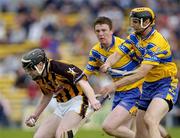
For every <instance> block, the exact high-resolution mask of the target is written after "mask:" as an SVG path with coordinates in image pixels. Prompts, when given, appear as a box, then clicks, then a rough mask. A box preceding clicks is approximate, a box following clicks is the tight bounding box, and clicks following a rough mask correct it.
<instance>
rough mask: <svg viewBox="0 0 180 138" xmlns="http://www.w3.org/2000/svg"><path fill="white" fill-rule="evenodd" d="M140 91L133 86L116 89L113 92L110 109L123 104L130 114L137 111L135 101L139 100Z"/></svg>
mask: <svg viewBox="0 0 180 138" xmlns="http://www.w3.org/2000/svg"><path fill="white" fill-rule="evenodd" d="M140 95H141V91H140V90H139V88H134V89H131V90H128V91H121V92H118V91H116V92H115V94H114V99H113V105H112V110H113V109H114V108H115V107H116V106H117V105H119V106H123V107H124V108H125V109H126V110H127V111H129V112H130V113H131V114H135V113H136V112H137V106H136V104H137V101H138V100H139V98H140Z"/></svg>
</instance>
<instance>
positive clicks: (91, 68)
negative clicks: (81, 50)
mask: <svg viewBox="0 0 180 138" xmlns="http://www.w3.org/2000/svg"><path fill="white" fill-rule="evenodd" d="M96 53H97V51H96V50H94V49H91V51H90V53H89V60H88V63H87V65H86V67H85V69H84V73H85V74H87V75H92V74H95V71H97V70H99V61H98V60H97V54H96Z"/></svg>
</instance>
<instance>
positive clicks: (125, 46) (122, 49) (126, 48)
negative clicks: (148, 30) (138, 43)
mask: <svg viewBox="0 0 180 138" xmlns="http://www.w3.org/2000/svg"><path fill="white" fill-rule="evenodd" d="M132 45H133V42H132V41H131V40H130V37H127V39H126V40H125V41H124V42H123V43H122V44H121V45H119V46H118V47H117V52H118V53H119V54H120V55H121V56H124V55H125V54H129V53H130V51H131V50H132Z"/></svg>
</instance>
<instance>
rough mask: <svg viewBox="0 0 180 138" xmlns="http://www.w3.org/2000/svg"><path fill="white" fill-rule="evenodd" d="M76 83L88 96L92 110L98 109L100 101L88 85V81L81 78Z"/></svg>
mask: <svg viewBox="0 0 180 138" xmlns="http://www.w3.org/2000/svg"><path fill="white" fill-rule="evenodd" d="M78 84H79V85H80V86H81V88H82V89H83V91H84V93H85V95H86V96H87V97H88V99H89V102H90V104H91V106H92V107H93V109H94V110H99V109H100V108H101V104H100V102H99V101H98V100H97V99H96V96H95V93H94V90H93V88H92V87H91V86H90V84H89V82H88V81H86V80H83V79H81V80H80V81H78Z"/></svg>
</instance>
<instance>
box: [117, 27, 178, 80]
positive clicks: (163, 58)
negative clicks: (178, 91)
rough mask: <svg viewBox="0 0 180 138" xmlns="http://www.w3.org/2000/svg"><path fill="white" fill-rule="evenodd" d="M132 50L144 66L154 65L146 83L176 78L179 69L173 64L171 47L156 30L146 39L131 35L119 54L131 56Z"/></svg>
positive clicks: (119, 48) (146, 78)
mask: <svg viewBox="0 0 180 138" xmlns="http://www.w3.org/2000/svg"><path fill="white" fill-rule="evenodd" d="M132 49H134V51H135V55H134V57H136V59H137V60H138V61H140V62H141V63H142V64H151V65H154V67H153V68H152V69H151V71H150V72H149V73H148V74H147V76H146V77H145V81H147V82H154V81H157V80H160V79H162V78H167V77H175V76H176V74H177V67H176V64H175V63H173V62H172V53H171V48H170V45H169V44H168V42H167V41H166V39H165V38H164V37H163V36H162V35H161V34H160V33H159V32H158V31H157V30H155V29H154V28H153V29H152V30H151V32H150V33H149V34H148V35H147V37H146V38H144V39H141V38H139V37H138V36H137V35H135V34H130V35H129V36H128V38H127V39H126V40H125V42H124V43H123V44H122V45H121V46H119V47H118V52H119V54H120V55H124V54H130V55H131V52H130V51H131V50H132Z"/></svg>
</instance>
